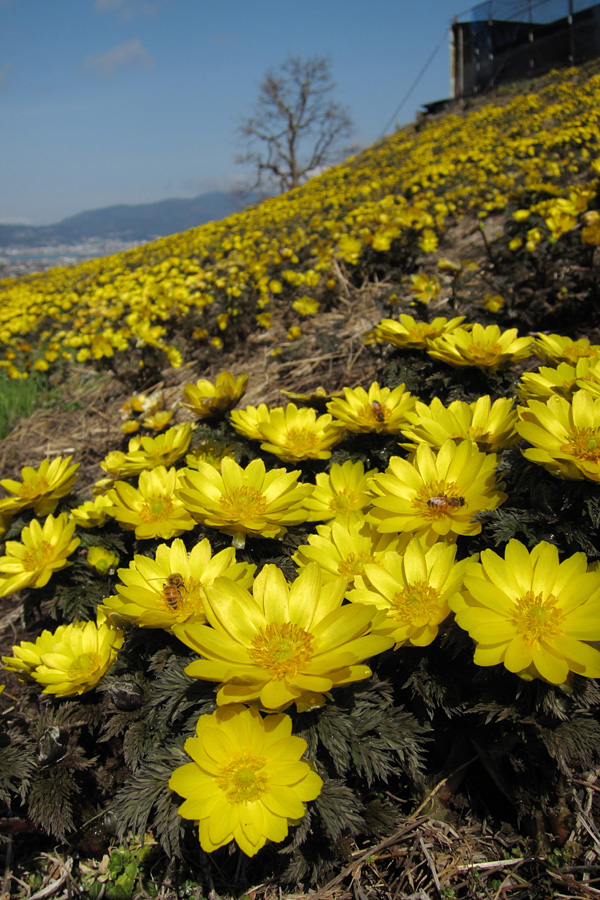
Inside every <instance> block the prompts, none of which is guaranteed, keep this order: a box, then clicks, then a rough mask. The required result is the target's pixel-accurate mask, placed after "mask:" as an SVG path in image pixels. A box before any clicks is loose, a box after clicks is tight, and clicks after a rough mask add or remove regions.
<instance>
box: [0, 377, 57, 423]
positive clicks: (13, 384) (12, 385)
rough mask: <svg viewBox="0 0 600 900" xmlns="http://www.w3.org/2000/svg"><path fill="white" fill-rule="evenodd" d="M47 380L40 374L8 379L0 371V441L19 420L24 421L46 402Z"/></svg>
mask: <svg viewBox="0 0 600 900" xmlns="http://www.w3.org/2000/svg"><path fill="white" fill-rule="evenodd" d="M47 394H48V379H47V377H46V376H45V375H44V374H42V373H41V372H37V371H34V372H31V373H30V374H29V377H28V378H18V379H14V378H10V377H9V376H8V375H7V374H6V373H5V372H4V371H3V370H0V440H2V439H3V438H5V437H6V435H7V434H8V433H9V432H10V431H11V430H12V429H13V428H14V426H15V425H16V424H17V422H18V421H19V420H20V419H26V418H27V417H28V416H30V415H31V414H32V413H33V412H34V411H35V410H36V409H39V408H40V407H41V406H44V405H45V404H46V402H47Z"/></svg>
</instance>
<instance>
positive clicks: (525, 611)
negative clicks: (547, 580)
mask: <svg viewBox="0 0 600 900" xmlns="http://www.w3.org/2000/svg"><path fill="white" fill-rule="evenodd" d="M563 619H564V615H563V614H562V613H561V612H560V610H558V609H556V597H555V596H554V594H548V596H547V597H546V598H544V595H543V594H542V593H541V592H540V593H539V594H534V593H533V591H527V593H526V594H525V596H523V597H517V599H516V600H515V609H514V612H513V614H512V616H511V621H512V622H513V624H514V625H515V626H516V628H517V631H518V632H519V634H520V635H521V637H522V638H523V640H524V642H525V643H526V644H528V645H529V646H530V647H535V648H536V649H537V648H538V647H539V643H540V641H543V640H546V641H548V640H551V639H552V638H554V637H556V636H557V635H559V634H562V633H563V631H564V629H563V627H562V621H563Z"/></svg>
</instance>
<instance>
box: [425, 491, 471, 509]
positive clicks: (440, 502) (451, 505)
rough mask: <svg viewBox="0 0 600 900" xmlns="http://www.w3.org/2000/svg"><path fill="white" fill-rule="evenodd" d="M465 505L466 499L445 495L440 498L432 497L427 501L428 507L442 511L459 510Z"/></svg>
mask: <svg viewBox="0 0 600 900" xmlns="http://www.w3.org/2000/svg"><path fill="white" fill-rule="evenodd" d="M464 505H465V498H464V497H446V495H445V494H441V496H439V497H430V498H429V500H428V501H427V506H430V507H431V508H432V509H440V510H442V511H445V510H446V509H458V508H459V507H460V506H464Z"/></svg>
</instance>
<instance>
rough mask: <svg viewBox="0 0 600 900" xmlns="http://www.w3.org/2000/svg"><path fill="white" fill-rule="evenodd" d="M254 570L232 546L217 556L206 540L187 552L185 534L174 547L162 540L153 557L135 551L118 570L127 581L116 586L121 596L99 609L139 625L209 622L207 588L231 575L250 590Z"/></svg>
mask: <svg viewBox="0 0 600 900" xmlns="http://www.w3.org/2000/svg"><path fill="white" fill-rule="evenodd" d="M255 569H256V566H255V565H251V564H250V563H243V562H239V563H238V562H236V561H235V550H234V549H233V547H227V548H226V549H225V550H221V551H220V552H219V553H215V555H214V556H213V555H212V549H211V546H210V542H209V540H208V538H205V539H204V540H203V541H200V543H198V544H195V545H194V547H192V549H191V551H190V552H189V553H188V551H187V550H186V548H185V544H184V543H183V541H182V540H181V538H176V539H175V540H174V541H173V543H172V544H170V545H167V544H159V546H158V547H157V548H156V557H155V559H151V558H150V557H148V556H141V555H136V556H134V558H133V561H132V562H130V563H129V568H128V569H119V571H118V575H119V578H120V579H121V581H122V582H123V584H122V585H121V584H118V585H117V595H116V596H113V597H109V598H108V599H106V600H105V601H104V604H103V606H102V607H101V609H102V610H103V612H104V613H105V614H106V615H107V618H108V619H109V620H110V618H111V616H112V615H113V614H114V613H117V614H118V617H119V619H118V620H120V618H123V619H127V620H129V621H131V622H135V624H136V625H138V626H139V627H140V628H171V626H172V625H175V624H180V623H182V622H205V621H206V616H205V613H204V601H205V598H206V588H207V586H208V585H210V584H212V583H213V581H214V580H215V578H218V577H219V576H221V575H227V577H228V578H231V580H232V581H236V582H238V583H239V584H240V585H241V586H242V587H244V588H249V587H250V585H251V584H252V577H253V574H254V571H255Z"/></svg>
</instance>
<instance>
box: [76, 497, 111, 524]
mask: <svg viewBox="0 0 600 900" xmlns="http://www.w3.org/2000/svg"><path fill="white" fill-rule="evenodd" d="M111 505H112V504H111V502H110V500H109V499H108V497H107V496H106V495H105V494H98V496H97V497H94V499H93V500H86V501H85V502H84V503H82V504H81V505H80V506H76V507H75V509H71V510H70V511H69V519H72V520H73V521H74V522H75V524H76V525H77V527H78V528H99V527H100V526H102V525H104V523H105V522H106V520H107V518H108V509H109V507H110V506H111Z"/></svg>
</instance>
